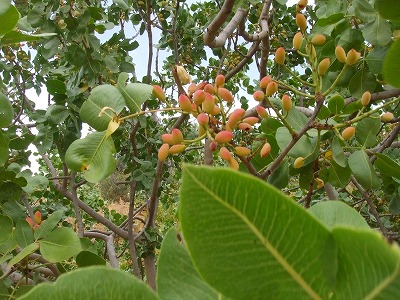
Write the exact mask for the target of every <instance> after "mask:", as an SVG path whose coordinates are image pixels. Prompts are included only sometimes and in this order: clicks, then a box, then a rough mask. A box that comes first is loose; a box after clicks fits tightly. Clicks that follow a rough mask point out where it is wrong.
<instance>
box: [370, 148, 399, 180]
mask: <svg viewBox="0 0 400 300" xmlns="http://www.w3.org/2000/svg"><path fill="white" fill-rule="evenodd" d="M375 156H376V157H377V160H376V161H375V167H377V168H378V170H379V172H381V174H385V175H387V176H390V177H394V178H396V179H398V180H400V165H399V164H398V163H397V162H395V161H394V160H393V159H391V158H390V157H389V156H387V155H385V154H382V153H375Z"/></svg>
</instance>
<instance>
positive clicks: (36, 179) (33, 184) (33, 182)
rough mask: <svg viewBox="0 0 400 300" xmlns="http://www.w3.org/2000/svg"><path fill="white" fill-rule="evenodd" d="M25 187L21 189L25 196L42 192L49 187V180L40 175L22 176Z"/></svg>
mask: <svg viewBox="0 0 400 300" xmlns="http://www.w3.org/2000/svg"><path fill="white" fill-rule="evenodd" d="M21 176H23V177H24V178H25V179H26V181H27V185H26V186H24V187H22V190H23V191H24V192H25V193H27V194H32V193H34V192H35V191H43V190H45V189H46V188H47V187H48V186H49V180H48V179H47V178H46V177H44V176H42V175H35V176H31V175H30V174H22V175H21Z"/></svg>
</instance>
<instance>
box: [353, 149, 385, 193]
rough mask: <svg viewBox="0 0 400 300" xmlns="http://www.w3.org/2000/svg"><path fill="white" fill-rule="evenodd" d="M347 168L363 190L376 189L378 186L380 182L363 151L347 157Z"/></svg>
mask: <svg viewBox="0 0 400 300" xmlns="http://www.w3.org/2000/svg"><path fill="white" fill-rule="evenodd" d="M349 166H350V168H351V170H352V171H353V175H354V177H355V178H356V179H357V181H358V182H359V183H360V184H361V185H362V186H363V187H364V188H365V189H367V190H368V189H376V188H378V187H379V186H380V184H381V181H380V179H379V177H378V175H377V174H376V172H375V170H374V167H373V166H372V164H371V162H370V160H369V157H368V155H367V153H366V152H365V151H364V150H357V151H355V152H353V153H352V154H351V155H350V156H349Z"/></svg>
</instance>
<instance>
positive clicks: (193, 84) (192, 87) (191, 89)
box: [188, 83, 197, 95]
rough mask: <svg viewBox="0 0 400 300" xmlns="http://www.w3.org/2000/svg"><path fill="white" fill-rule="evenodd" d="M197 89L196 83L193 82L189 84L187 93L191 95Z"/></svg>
mask: <svg viewBox="0 0 400 300" xmlns="http://www.w3.org/2000/svg"><path fill="white" fill-rule="evenodd" d="M196 90H197V85H196V84H195V83H191V84H189V87H188V93H189V95H192V94H193V93H194V92H195V91H196Z"/></svg>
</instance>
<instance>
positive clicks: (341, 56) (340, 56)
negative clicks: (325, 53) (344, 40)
mask: <svg viewBox="0 0 400 300" xmlns="http://www.w3.org/2000/svg"><path fill="white" fill-rule="evenodd" d="M335 55H336V58H337V60H338V61H340V62H341V63H344V62H345V61H346V52H345V51H344V49H343V47H342V46H340V45H337V46H336V48H335Z"/></svg>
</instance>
